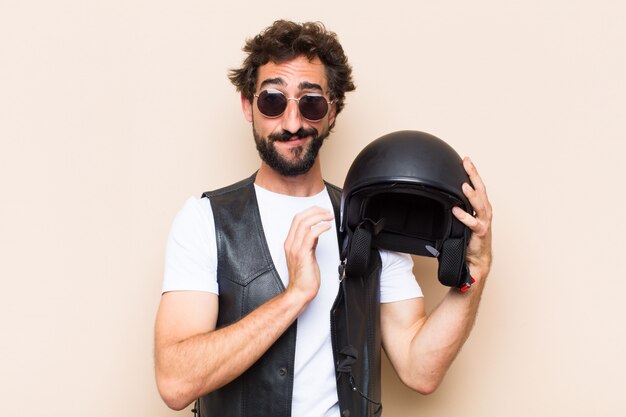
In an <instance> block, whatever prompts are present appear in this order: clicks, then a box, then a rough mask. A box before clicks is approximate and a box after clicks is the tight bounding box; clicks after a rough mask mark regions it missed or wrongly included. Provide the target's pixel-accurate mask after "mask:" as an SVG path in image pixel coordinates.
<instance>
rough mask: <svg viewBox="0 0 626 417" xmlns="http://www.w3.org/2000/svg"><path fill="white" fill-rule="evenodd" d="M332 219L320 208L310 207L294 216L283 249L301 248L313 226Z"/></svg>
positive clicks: (326, 211)
mask: <svg viewBox="0 0 626 417" xmlns="http://www.w3.org/2000/svg"><path fill="white" fill-rule="evenodd" d="M333 218H334V216H333V214H332V213H331V212H329V211H328V210H324V209H322V208H320V207H311V208H309V209H307V210H305V211H303V212H301V213H298V214H296V216H294V218H293V221H292V223H291V227H290V229H289V233H288V234H287V239H286V240H285V248H286V249H287V248H300V247H302V245H303V242H304V239H305V238H306V237H307V235H309V234H310V232H311V230H312V228H313V226H315V225H317V224H319V223H322V222H330V221H331V220H333ZM318 236H319V235H318ZM309 242H310V239H309ZM309 244H310V243H309Z"/></svg>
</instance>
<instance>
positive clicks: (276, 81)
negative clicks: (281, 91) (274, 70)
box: [259, 77, 286, 88]
mask: <svg viewBox="0 0 626 417" xmlns="http://www.w3.org/2000/svg"><path fill="white" fill-rule="evenodd" d="M268 84H272V85H276V84H278V85H281V86H285V85H286V83H285V81H284V80H283V79H282V78H280V77H276V78H268V79H266V80H263V82H262V83H261V85H260V87H259V88H263V87H265V86H266V85H268Z"/></svg>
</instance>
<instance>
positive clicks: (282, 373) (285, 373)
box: [278, 368, 287, 376]
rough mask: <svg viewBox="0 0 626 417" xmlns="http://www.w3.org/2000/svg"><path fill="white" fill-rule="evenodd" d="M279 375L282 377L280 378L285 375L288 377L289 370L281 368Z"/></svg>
mask: <svg viewBox="0 0 626 417" xmlns="http://www.w3.org/2000/svg"><path fill="white" fill-rule="evenodd" d="M278 375H280V376H285V375H287V369H286V368H280V369H279V370H278Z"/></svg>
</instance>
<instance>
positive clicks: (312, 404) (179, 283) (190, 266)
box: [162, 185, 422, 417]
mask: <svg viewBox="0 0 626 417" xmlns="http://www.w3.org/2000/svg"><path fill="white" fill-rule="evenodd" d="M255 190H256V195H257V200H258V203H259V212H260V214H261V222H262V224H263V230H264V232H265V238H266V240H267V244H268V247H269V250H270V254H271V256H272V261H273V262H274V266H275V267H276V271H277V272H278V274H279V275H280V277H281V279H282V281H283V284H284V285H285V287H287V285H288V283H289V276H288V272H287V262H286V260H285V252H284V247H283V244H284V242H285V239H286V237H287V233H288V232H289V228H290V227H291V221H292V219H293V217H294V216H295V215H296V214H298V213H300V212H302V211H304V210H306V209H307V208H309V207H312V206H318V207H322V208H324V209H327V210H329V211H331V212H332V210H333V207H332V203H331V200H330V197H329V195H328V193H327V191H326V190H323V191H322V192H321V193H319V194H317V195H314V196H311V197H291V196H287V195H283V194H277V193H273V192H270V191H268V190H265V189H263V188H261V187H259V186H257V185H255ZM331 223H332V228H331V229H330V230H329V231H327V232H325V233H323V234H322V235H321V236H320V238H319V241H318V245H317V248H316V251H315V256H316V259H317V262H318V264H319V267H320V276H321V280H320V281H321V283H320V289H319V292H318V294H317V296H316V297H315V299H314V300H313V301H312V302H311V303H310V304H309V305H308V306H307V308H306V310H305V311H304V312H303V313H302V314H301V315H300V316H299V317H298V320H297V326H298V331H297V336H296V356H295V365H294V387H293V403H292V415H294V416H299V417H300V416H302V417H321V416H324V417H331V416H332V417H337V416H339V405H338V400H337V388H336V380H335V368H334V365H333V353H332V345H331V339H330V309H331V307H332V304H333V302H334V301H335V297H336V296H337V292H338V290H339V277H338V272H337V267H338V266H339V246H338V243H337V232H336V227H335V222H334V221H333V222H331ZM380 253H381V260H382V274H381V284H380V297H381V302H383V303H390V302H394V301H400V300H406V299H409V298H416V297H421V296H422V292H421V289H420V288H419V286H418V284H417V282H416V281H415V277H414V276H413V272H412V269H413V261H412V259H411V257H410V256H409V255H406V254H400V253H396V252H389V251H380ZM216 268H217V248H216V242H215V223H214V221H213V211H212V209H211V203H210V201H209V199H207V198H200V199H198V198H194V197H192V198H190V199H188V200H187V202H186V203H185V205H184V207H183V208H182V210H181V211H180V212H179V213H178V215H177V216H176V218H175V219H174V223H173V225H172V228H171V231H170V235H169V238H168V242H167V249H166V255H165V277H164V280H163V288H162V290H163V292H168V291H207V292H212V293H215V294H218V295H219V286H218V283H217V276H216V273H217V272H216V271H217V270H216Z"/></svg>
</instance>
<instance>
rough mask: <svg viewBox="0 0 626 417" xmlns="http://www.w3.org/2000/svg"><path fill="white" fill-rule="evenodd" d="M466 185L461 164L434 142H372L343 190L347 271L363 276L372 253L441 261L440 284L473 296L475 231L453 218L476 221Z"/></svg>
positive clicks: (397, 138) (407, 137) (410, 137)
mask: <svg viewBox="0 0 626 417" xmlns="http://www.w3.org/2000/svg"><path fill="white" fill-rule="evenodd" d="M464 182H467V183H468V184H469V183H470V180H469V177H468V176H467V173H466V172H465V169H464V168H463V163H462V160H461V157H460V156H459V155H458V154H457V153H456V151H455V150H454V149H452V147H451V146H450V145H448V144H447V143H445V142H444V141H443V140H441V139H439V138H436V137H435V136H432V135H430V134H428V133H424V132H417V131H411V130H404V131H399V132H393V133H390V134H388V135H385V136H382V137H381V138H379V139H376V140H375V141H373V142H371V143H370V144H369V145H367V146H366V147H365V148H364V149H363V150H362V151H361V152H360V153H359V154H358V155H357V157H356V159H355V160H354V162H353V163H352V166H351V167H350V170H349V171H348V175H347V176H346V180H345V183H344V186H343V195H342V199H341V232H342V233H343V234H344V241H343V247H342V255H341V258H342V261H346V264H345V266H346V269H347V270H348V271H349V272H350V271H351V273H356V274H359V273H360V272H361V271H364V270H365V268H366V266H367V261H368V259H367V256H365V257H364V254H368V253H369V247H374V248H379V249H389V250H394V251H399V252H406V253H411V254H414V255H420V256H430V257H436V258H437V259H438V260H439V271H438V275H439V281H440V282H441V283H442V284H444V285H447V286H450V287H458V288H462V289H466V288H469V286H470V285H471V277H470V276H469V271H468V269H467V264H466V262H465V253H466V248H467V242H468V241H469V236H470V231H469V229H468V228H467V227H465V225H463V224H462V223H461V222H459V221H458V220H457V219H456V217H454V215H453V214H452V211H451V210H452V207H454V206H459V207H461V208H462V209H463V210H465V211H467V212H468V213H473V210H472V207H471V205H470V203H469V201H468V200H467V198H466V197H465V195H464V194H463V191H462V189H461V186H462V184H463V183H464ZM364 235H365V238H364ZM357 242H359V243H357ZM357 246H360V247H357ZM364 246H367V247H364ZM346 258H347V259H346Z"/></svg>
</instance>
